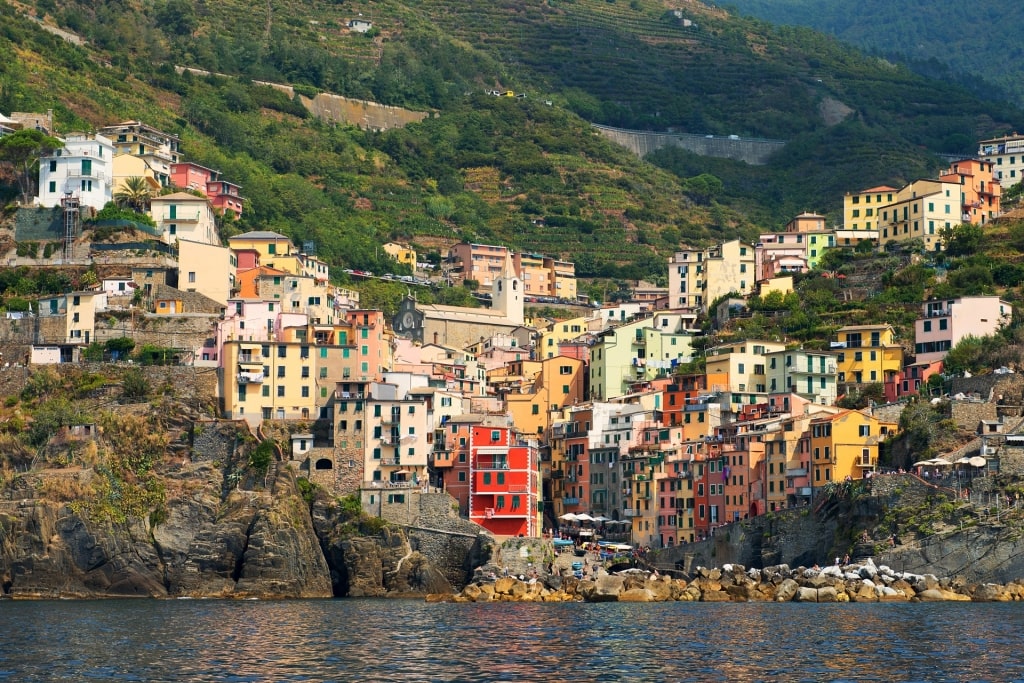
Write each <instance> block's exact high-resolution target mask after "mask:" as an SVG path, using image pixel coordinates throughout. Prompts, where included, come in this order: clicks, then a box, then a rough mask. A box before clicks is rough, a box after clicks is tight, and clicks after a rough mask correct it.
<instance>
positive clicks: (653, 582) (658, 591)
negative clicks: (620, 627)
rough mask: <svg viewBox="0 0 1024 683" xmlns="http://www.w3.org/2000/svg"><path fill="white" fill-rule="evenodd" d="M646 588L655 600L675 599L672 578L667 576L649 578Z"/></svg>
mask: <svg viewBox="0 0 1024 683" xmlns="http://www.w3.org/2000/svg"><path fill="white" fill-rule="evenodd" d="M644 588H645V589H646V590H648V591H650V593H651V599H652V600H653V601H654V602H666V601H668V600H673V599H674V598H673V597H672V579H670V578H669V577H667V576H665V577H659V578H657V579H648V580H647V582H646V583H645V584H644ZM620 599H621V598H620Z"/></svg>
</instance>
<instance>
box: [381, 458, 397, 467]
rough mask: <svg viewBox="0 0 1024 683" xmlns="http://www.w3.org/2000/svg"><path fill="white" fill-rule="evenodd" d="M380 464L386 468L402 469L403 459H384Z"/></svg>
mask: <svg viewBox="0 0 1024 683" xmlns="http://www.w3.org/2000/svg"><path fill="white" fill-rule="evenodd" d="M380 464H381V465H384V466H385V467H401V465H402V459H401V458H382V459H381V461H380Z"/></svg>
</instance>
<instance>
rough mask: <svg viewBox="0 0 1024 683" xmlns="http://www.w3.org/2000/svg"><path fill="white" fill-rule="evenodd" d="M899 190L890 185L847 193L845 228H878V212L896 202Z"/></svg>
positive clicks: (844, 202) (844, 204)
mask: <svg viewBox="0 0 1024 683" xmlns="http://www.w3.org/2000/svg"><path fill="white" fill-rule="evenodd" d="M897 192H898V190H897V189H896V188H895V187H889V186H888V185H880V186H878V187H869V188H868V189H866V190H861V191H860V192H847V193H846V196H845V197H843V227H844V228H845V229H847V230H872V229H877V228H878V210H879V209H881V208H882V207H883V206H886V205H888V204H892V203H893V202H894V201H895V200H896V193H897Z"/></svg>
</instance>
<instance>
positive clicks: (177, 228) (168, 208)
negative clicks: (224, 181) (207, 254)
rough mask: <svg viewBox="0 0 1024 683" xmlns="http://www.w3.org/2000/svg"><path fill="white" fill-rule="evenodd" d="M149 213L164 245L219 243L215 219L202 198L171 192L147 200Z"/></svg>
mask: <svg viewBox="0 0 1024 683" xmlns="http://www.w3.org/2000/svg"><path fill="white" fill-rule="evenodd" d="M150 214H151V215H152V216H153V220H154V221H156V227H157V230H159V231H160V232H161V234H162V238H161V239H162V240H163V241H164V242H165V243H167V244H172V245H173V244H175V243H176V242H177V241H178V240H179V239H183V240H191V241H193V242H200V243H202V244H215V245H219V244H220V235H219V233H218V232H217V222H216V216H215V214H214V212H213V207H212V206H210V201H209V200H208V199H207V198H206V197H196V196H195V195H191V194H188V193H187V192H175V193H173V194H165V195H163V196H161V197H153V199H152V200H151V201H150Z"/></svg>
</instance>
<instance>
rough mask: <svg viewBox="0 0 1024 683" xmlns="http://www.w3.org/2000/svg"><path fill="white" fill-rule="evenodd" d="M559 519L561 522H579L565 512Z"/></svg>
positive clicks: (576, 518) (575, 517) (569, 513)
mask: <svg viewBox="0 0 1024 683" xmlns="http://www.w3.org/2000/svg"><path fill="white" fill-rule="evenodd" d="M559 519H560V520H562V521H563V522H576V521H578V520H579V517H577V516H576V515H574V514H573V513H571V512H566V513H565V514H564V515H562V516H561V517H559Z"/></svg>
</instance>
